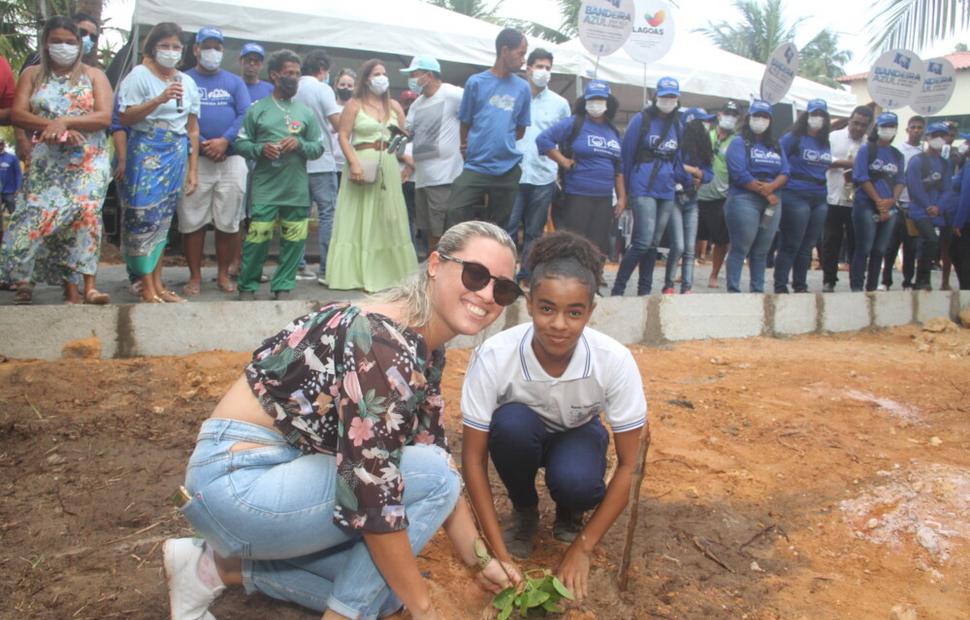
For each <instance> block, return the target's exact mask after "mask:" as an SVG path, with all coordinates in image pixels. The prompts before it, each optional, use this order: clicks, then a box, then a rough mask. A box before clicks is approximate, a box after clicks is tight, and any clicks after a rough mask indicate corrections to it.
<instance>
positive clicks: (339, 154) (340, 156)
mask: <svg viewBox="0 0 970 620" xmlns="http://www.w3.org/2000/svg"><path fill="white" fill-rule="evenodd" d="M337 110H338V112H337V113H338V114H343V111H344V106H342V105H341V104H340V101H339V100H338V101H337ZM323 130H324V131H329V132H330V144H332V145H333V159H334V162H336V170H337V172H340V171H341V170H343V169H344V164H346V163H347V158H346V157H344V150H343V149H342V148H340V138H339V136H337V128H336V127H331V126H329V125H328V126H327V127H324V128H323Z"/></svg>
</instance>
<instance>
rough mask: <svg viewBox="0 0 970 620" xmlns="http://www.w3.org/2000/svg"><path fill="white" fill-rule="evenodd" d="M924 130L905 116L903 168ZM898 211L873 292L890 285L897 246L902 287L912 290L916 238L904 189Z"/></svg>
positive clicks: (915, 152)
mask: <svg viewBox="0 0 970 620" xmlns="http://www.w3.org/2000/svg"><path fill="white" fill-rule="evenodd" d="M925 130H926V119H925V118H923V117H922V116H919V115H916V116H911V117H909V121H908V122H907V123H906V140H905V142H903V143H902V144H900V145H899V152H900V153H902V154H903V159H904V160H905V163H904V164H903V169H904V170H905V169H906V167H907V166H909V161H910V160H911V159H913V157H915V156H916V155H919V154H920V153H922V152H923V132H924V131H925ZM899 211H900V215H902V217H897V218H896V224H895V226H894V227H893V236H892V239H890V241H889V247H888V248H887V249H886V256H885V257H884V258H883V265H882V283H881V284H880V285H879V288H878V289H877V290H880V291H888V290H889V289H890V288H892V285H893V269H894V268H895V266H896V256H897V255H898V254H899V247H900V246H902V248H903V288H904V289H908V288H913V276H914V274H915V265H916V251H917V245H918V240H919V236H918V234H916V228H915V227H914V226H913V221H912V220H911V219H909V190H908V189H904V190H903V193H902V194H901V195H900V196H899Z"/></svg>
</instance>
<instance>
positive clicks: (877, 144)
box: [849, 112, 906, 292]
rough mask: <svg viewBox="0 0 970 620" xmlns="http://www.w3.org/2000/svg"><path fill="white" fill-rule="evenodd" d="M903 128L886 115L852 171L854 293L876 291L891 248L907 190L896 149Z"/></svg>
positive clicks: (851, 277) (851, 281)
mask: <svg viewBox="0 0 970 620" xmlns="http://www.w3.org/2000/svg"><path fill="white" fill-rule="evenodd" d="M898 126H899V120H898V117H897V116H896V115H895V114H894V113H892V112H883V113H882V114H880V115H879V118H877V119H876V125H875V127H873V128H872V131H870V132H869V138H868V140H867V141H866V143H865V144H863V145H862V148H861V149H859V154H858V155H856V158H855V165H854V166H853V167H852V182H853V183H854V184H855V186H856V192H855V204H854V205H853V207H852V226H853V228H854V229H855V251H854V252H853V253H852V263H851V264H850V265H849V287H850V288H851V289H852V291H853V292H860V291H862V290H863V286H864V287H865V290H866V291H874V290H876V286H877V285H878V280H879V270H880V268H881V267H882V259H883V256H884V255H885V253H886V247H888V246H889V238H890V236H891V235H892V230H893V225H894V224H895V218H896V217H897V216H898V212H899V208H898V203H899V196H900V194H902V192H903V189H904V188H905V187H906V186H905V178H904V174H903V161H904V159H903V154H902V153H900V152H899V150H897V149H896V147H894V146H893V145H892V143H893V139H894V138H895V137H896V128H897V127H898Z"/></svg>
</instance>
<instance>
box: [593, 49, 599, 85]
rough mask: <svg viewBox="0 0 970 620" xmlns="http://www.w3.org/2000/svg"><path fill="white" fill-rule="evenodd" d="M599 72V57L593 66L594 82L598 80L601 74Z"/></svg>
mask: <svg viewBox="0 0 970 620" xmlns="http://www.w3.org/2000/svg"><path fill="white" fill-rule="evenodd" d="M599 70H600V57H599V56H598V55H597V56H596V64H595V65H594V66H593V79H594V80H595V79H596V76H597V75H598V74H599Z"/></svg>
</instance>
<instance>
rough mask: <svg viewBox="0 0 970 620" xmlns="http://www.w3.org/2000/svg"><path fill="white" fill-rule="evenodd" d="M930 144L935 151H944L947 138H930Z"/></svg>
mask: <svg viewBox="0 0 970 620" xmlns="http://www.w3.org/2000/svg"><path fill="white" fill-rule="evenodd" d="M929 145H930V148H931V149H933V150H934V151H942V150H943V147H944V146H946V140H944V139H943V138H930V141H929Z"/></svg>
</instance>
